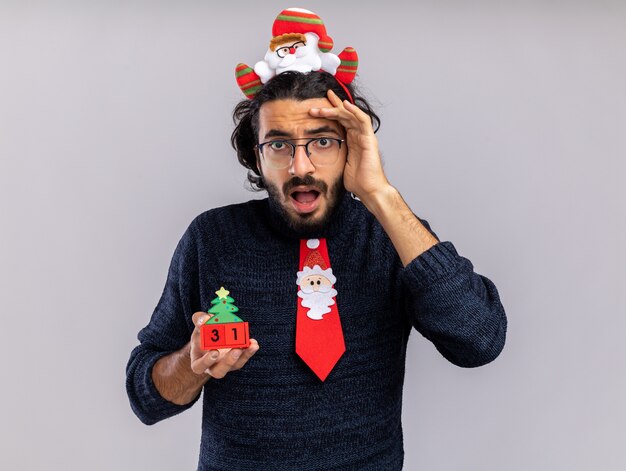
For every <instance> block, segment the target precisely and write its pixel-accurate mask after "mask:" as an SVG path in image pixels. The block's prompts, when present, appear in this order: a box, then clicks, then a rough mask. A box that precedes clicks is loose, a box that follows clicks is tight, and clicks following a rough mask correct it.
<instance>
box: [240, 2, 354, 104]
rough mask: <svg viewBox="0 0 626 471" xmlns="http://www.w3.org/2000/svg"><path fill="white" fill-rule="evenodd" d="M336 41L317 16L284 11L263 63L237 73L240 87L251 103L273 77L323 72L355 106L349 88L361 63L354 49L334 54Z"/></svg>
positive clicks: (348, 48)
mask: <svg viewBox="0 0 626 471" xmlns="http://www.w3.org/2000/svg"><path fill="white" fill-rule="evenodd" d="M332 48H333V38H331V37H330V36H329V35H328V34H327V33H326V26H325V25H324V22H323V21H322V19H321V18H320V17H319V16H317V15H316V14H315V13H313V12H312V11H309V10H304V9H303V8H287V9H286V10H283V11H281V12H280V13H279V14H278V16H277V17H276V19H275V20H274V24H273V25H272V38H271V40H270V42H269V46H268V49H267V52H266V53H265V57H264V59H263V60H262V61H259V62H257V63H256V64H254V67H250V66H248V65H246V64H243V63H240V64H239V65H237V67H236V69H235V78H236V79H237V85H239V88H240V89H241V91H242V92H243V93H244V95H246V97H248V98H250V99H252V98H254V96H255V95H256V94H257V93H258V91H259V90H260V89H261V88H262V87H263V85H264V84H265V83H267V81H268V80H270V79H271V78H272V77H274V76H276V75H278V74H281V73H283V72H287V71H288V70H293V71H297V72H303V73H308V72H316V71H324V72H327V73H329V74H330V75H332V76H333V77H335V79H337V82H338V83H339V85H341V87H342V88H343V89H344V91H345V92H346V93H347V95H348V97H349V98H350V101H351V102H354V100H353V99H352V95H351V94H350V92H349V91H348V87H346V85H347V84H349V83H351V82H352V81H353V80H354V76H355V75H356V69H357V67H358V64H359V59H358V56H357V53H356V51H355V50H354V48H351V47H346V48H344V50H343V51H341V53H339V55H338V56H337V55H335V54H333V53H332V52H330V51H331V49H332Z"/></svg>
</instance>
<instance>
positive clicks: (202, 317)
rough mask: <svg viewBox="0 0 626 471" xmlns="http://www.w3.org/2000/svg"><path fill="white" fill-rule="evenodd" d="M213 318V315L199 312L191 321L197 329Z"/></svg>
mask: <svg viewBox="0 0 626 471" xmlns="http://www.w3.org/2000/svg"><path fill="white" fill-rule="evenodd" d="M211 317H213V315H212V314H208V313H206V312H202V311H198V312H195V313H194V314H193V316H192V317H191V321H192V322H193V325H195V326H196V327H199V326H201V325H202V324H204V323H205V322H206V321H208V320H209V319H210V318H211Z"/></svg>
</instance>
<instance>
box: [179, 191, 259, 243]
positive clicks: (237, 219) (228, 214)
mask: <svg viewBox="0 0 626 471" xmlns="http://www.w3.org/2000/svg"><path fill="white" fill-rule="evenodd" d="M265 204H266V199H263V200H249V201H246V202H242V203H234V204H229V205H226V206H220V207H217V208H212V209H209V210H207V211H204V212H202V213H200V214H198V215H197V216H196V217H195V218H194V219H193V220H192V221H191V224H189V228H188V231H191V232H194V233H196V234H202V233H204V232H206V231H208V230H213V231H214V230H215V225H216V224H218V225H219V224H228V225H238V224H241V223H242V222H244V221H247V220H250V219H252V218H255V217H258V215H259V214H260V213H261V211H262V210H263V208H264V207H265Z"/></svg>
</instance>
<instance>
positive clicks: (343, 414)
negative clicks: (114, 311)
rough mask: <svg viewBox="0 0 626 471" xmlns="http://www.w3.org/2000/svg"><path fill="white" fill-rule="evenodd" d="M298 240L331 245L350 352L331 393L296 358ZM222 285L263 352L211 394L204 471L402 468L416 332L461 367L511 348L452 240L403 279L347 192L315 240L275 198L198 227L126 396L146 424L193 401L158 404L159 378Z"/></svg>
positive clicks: (206, 406) (187, 237) (404, 271)
mask: <svg viewBox="0 0 626 471" xmlns="http://www.w3.org/2000/svg"><path fill="white" fill-rule="evenodd" d="M421 221H422V223H423V224H424V225H425V226H426V227H427V228H428V229H429V230H430V226H429V224H428V222H427V221H425V220H421ZM431 232H432V231H431ZM433 235H434V233H433ZM304 237H307V238H310V237H326V239H327V244H328V252H329V256H330V261H331V265H332V268H333V273H334V275H335V276H336V278H337V282H336V283H335V288H336V290H337V291H338V294H337V297H336V302H337V307H338V310H339V316H340V318H341V323H342V328H343V334H344V339H345V344H346V352H345V353H344V354H343V356H342V357H341V358H340V360H339V362H338V363H337V365H336V366H335V367H334V369H333V370H332V371H331V373H330V375H329V376H328V378H327V379H326V381H324V382H322V381H320V380H319V379H318V378H317V376H316V375H315V374H314V373H313V372H312V371H311V370H310V369H309V368H308V366H307V365H306V364H305V363H304V362H303V361H302V360H301V359H300V358H299V357H298V356H297V354H296V353H295V317H296V309H297V308H296V305H297V304H296V303H297V295H296V293H297V285H296V272H297V270H298V263H299V241H300V239H301V238H304ZM435 237H436V236H435ZM438 240H439V239H438ZM221 286H224V287H226V288H227V289H228V290H229V291H230V293H231V296H232V297H233V298H234V299H235V303H236V305H237V306H238V307H239V312H238V315H240V317H241V318H242V319H244V320H245V321H247V322H249V325H250V336H251V337H252V338H255V339H256V340H258V342H259V345H260V349H259V351H258V352H257V353H256V354H255V355H254V356H253V357H252V358H251V359H250V360H249V362H248V363H247V364H246V365H245V366H244V367H243V368H242V369H240V370H238V371H233V372H230V373H228V374H227V375H226V376H225V377H224V378H222V379H210V380H209V381H208V382H207V383H206V385H205V386H204V389H203V393H204V394H203V395H202V398H203V399H202V402H203V418H202V439H201V446H200V457H199V463H198V469H200V470H228V471H245V470H254V471H263V470H298V471H304V470H334V469H337V470H339V469H340V470H344V471H345V470H359V471H363V470H400V469H402V464H403V457H404V450H403V444H402V425H401V409H402V386H403V382H404V371H405V366H404V365H405V357H406V346H407V341H408V338H409V334H410V332H411V329H412V328H413V327H414V328H415V329H416V330H417V331H418V332H420V333H421V334H422V335H423V336H424V337H425V338H427V339H428V340H430V341H431V342H432V343H433V344H434V346H435V347H436V348H437V350H438V351H439V352H440V353H441V354H442V355H443V356H444V357H445V358H446V359H448V360H449V361H450V362H452V363H454V364H455V365H458V366H461V367H476V366H481V365H484V364H486V363H488V362H490V361H492V360H493V359H495V358H496V357H497V356H498V354H499V353H500V351H501V350H502V348H503V346H504V342H505V333H506V325H507V322H506V316H505V312H504V309H503V307H502V304H501V303H500V300H499V296H498V292H497V290H496V287H495V285H494V284H493V283H492V282H491V281H490V280H489V279H487V278H486V277H484V276H482V275H479V274H477V273H475V272H474V271H473V266H472V263H471V262H470V261H469V260H468V259H467V258H464V257H461V256H459V255H458V253H457V251H456V249H455V248H454V246H453V244H452V243H451V242H449V241H444V242H439V243H437V244H436V245H435V246H433V247H431V248H430V249H429V250H427V251H426V252H424V253H422V254H421V255H420V256H418V257H417V258H415V259H414V260H413V261H412V262H411V263H409V264H408V265H407V266H406V267H404V266H403V264H402V262H401V261H400V258H399V257H398V254H397V253H396V251H395V249H394V247H393V245H392V243H391V241H390V239H389V237H388V236H387V234H386V233H385V231H384V230H383V228H382V226H381V225H380V224H379V223H378V221H377V220H376V219H375V218H374V217H373V216H372V214H371V213H370V212H369V211H368V210H367V209H366V208H365V207H364V206H363V204H362V203H361V202H360V201H358V200H356V199H353V198H352V197H351V196H350V195H349V194H346V195H345V196H344V197H343V198H342V199H341V201H340V203H339V205H338V206H337V208H336V210H335V213H334V216H333V218H332V220H331V221H330V223H329V224H328V225H327V226H326V227H325V229H324V230H323V231H320V232H318V233H309V234H298V233H295V232H294V231H292V230H291V229H290V228H289V227H288V226H287V225H286V223H285V221H284V220H283V219H282V217H281V216H280V214H279V212H278V211H277V210H276V208H274V207H273V205H272V203H271V201H270V200H268V199H264V200H253V201H249V202H247V203H241V204H235V205H230V206H225V207H221V208H216V209H212V210H209V211H206V212H204V213H202V214H201V215H199V216H198V217H196V218H195V219H194V220H193V222H192V223H191V224H190V226H189V228H188V229H187V230H186V232H185V233H184V235H183V236H182V238H181V240H180V242H179V243H178V246H177V247H176V250H175V252H174V256H173V258H172V262H171V265H170V268H169V272H168V276H167V281H166V284H165V289H164V291H163V294H162V296H161V298H160V300H159V302H158V304H157V306H156V308H155V310H154V313H153V315H152V318H151V319H150V322H149V324H148V325H147V326H146V327H145V328H143V329H142V330H141V331H140V332H139V335H138V338H139V341H140V345H138V346H137V347H136V348H135V349H134V350H133V352H132V353H131V356H130V360H129V362H128V366H127V370H126V371H127V384H126V386H127V391H128V396H129V399H130V404H131V406H132V409H133V411H134V412H135V414H136V415H137V416H138V417H139V419H140V420H141V421H142V422H144V423H146V424H154V423H156V422H158V421H160V420H163V419H166V418H168V417H172V416H173V415H176V414H178V413H180V412H183V411H184V410H186V409H187V408H189V407H191V406H192V405H193V404H194V403H195V402H196V401H197V400H198V399H199V397H200V395H198V397H197V398H196V399H195V400H194V401H193V402H192V403H190V404H187V405H185V406H179V405H176V404H173V403H171V402H169V401H167V400H165V399H163V398H162V397H161V396H160V395H159V393H158V391H157V390H156V388H155V386H154V383H153V381H152V379H151V371H152V367H153V365H154V364H155V362H156V361H157V360H158V359H159V358H161V357H162V356H164V355H167V354H169V353H171V352H173V351H175V350H178V349H180V348H182V347H183V346H184V345H185V344H186V343H187V342H188V341H189V339H190V336H191V333H192V331H193V329H194V326H193V324H192V321H191V318H192V314H193V313H194V312H197V311H207V310H208V309H209V308H210V307H211V300H212V299H214V298H215V291H216V290H218V289H219V288H220V287H221Z"/></svg>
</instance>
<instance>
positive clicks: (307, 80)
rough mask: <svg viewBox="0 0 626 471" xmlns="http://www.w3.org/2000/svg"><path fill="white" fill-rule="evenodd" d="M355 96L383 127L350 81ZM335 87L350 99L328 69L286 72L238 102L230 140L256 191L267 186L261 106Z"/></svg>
mask: <svg viewBox="0 0 626 471" xmlns="http://www.w3.org/2000/svg"><path fill="white" fill-rule="evenodd" d="M346 87H347V88H348V90H349V91H350V94H351V95H352V97H353V98H354V104H355V105H357V106H358V107H359V108H361V109H362V110H363V111H364V112H365V113H367V114H368V115H369V116H370V118H371V119H372V126H373V127H374V132H376V131H378V128H379V127H380V118H379V117H378V115H377V114H376V113H375V112H374V110H373V109H372V107H371V106H370V104H369V103H368V102H367V101H366V100H365V98H363V97H361V96H359V94H358V92H357V91H356V90H355V87H354V86H353V85H352V84H350V85H346ZM329 89H331V90H332V91H333V92H335V93H336V94H337V96H338V97H339V98H341V99H342V100H349V98H348V95H347V94H346V92H345V90H344V89H343V87H342V86H341V85H340V84H339V83H338V82H337V79H336V78H335V77H333V76H332V75H330V74H329V73H327V72H311V73H306V74H304V73H301V72H291V71H288V72H283V73H281V74H279V75H277V76H275V77H273V78H272V79H271V80H269V81H268V82H267V83H266V84H265V85H264V86H263V87H262V88H261V89H260V90H259V92H258V93H257V94H256V95H255V97H254V98H252V99H251V100H248V99H246V100H243V101H241V102H239V103H238V104H237V106H235V109H234V111H233V121H234V122H235V130H234V131H233V133H232V135H231V136H230V143H231V145H232V146H233V148H234V149H235V150H236V151H237V159H238V160H239V163H240V164H241V165H243V166H244V167H246V168H247V169H248V181H249V182H250V186H251V187H252V189H253V190H255V191H261V190H264V189H265V185H264V184H263V179H262V178H261V172H260V171H259V169H258V168H257V164H256V153H255V151H254V146H256V145H257V144H258V131H259V110H260V108H261V105H263V104H264V103H267V102H268V101H273V100H285V99H293V100H298V101H302V100H309V99H311V98H324V97H326V93H327V92H328V90H329Z"/></svg>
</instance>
